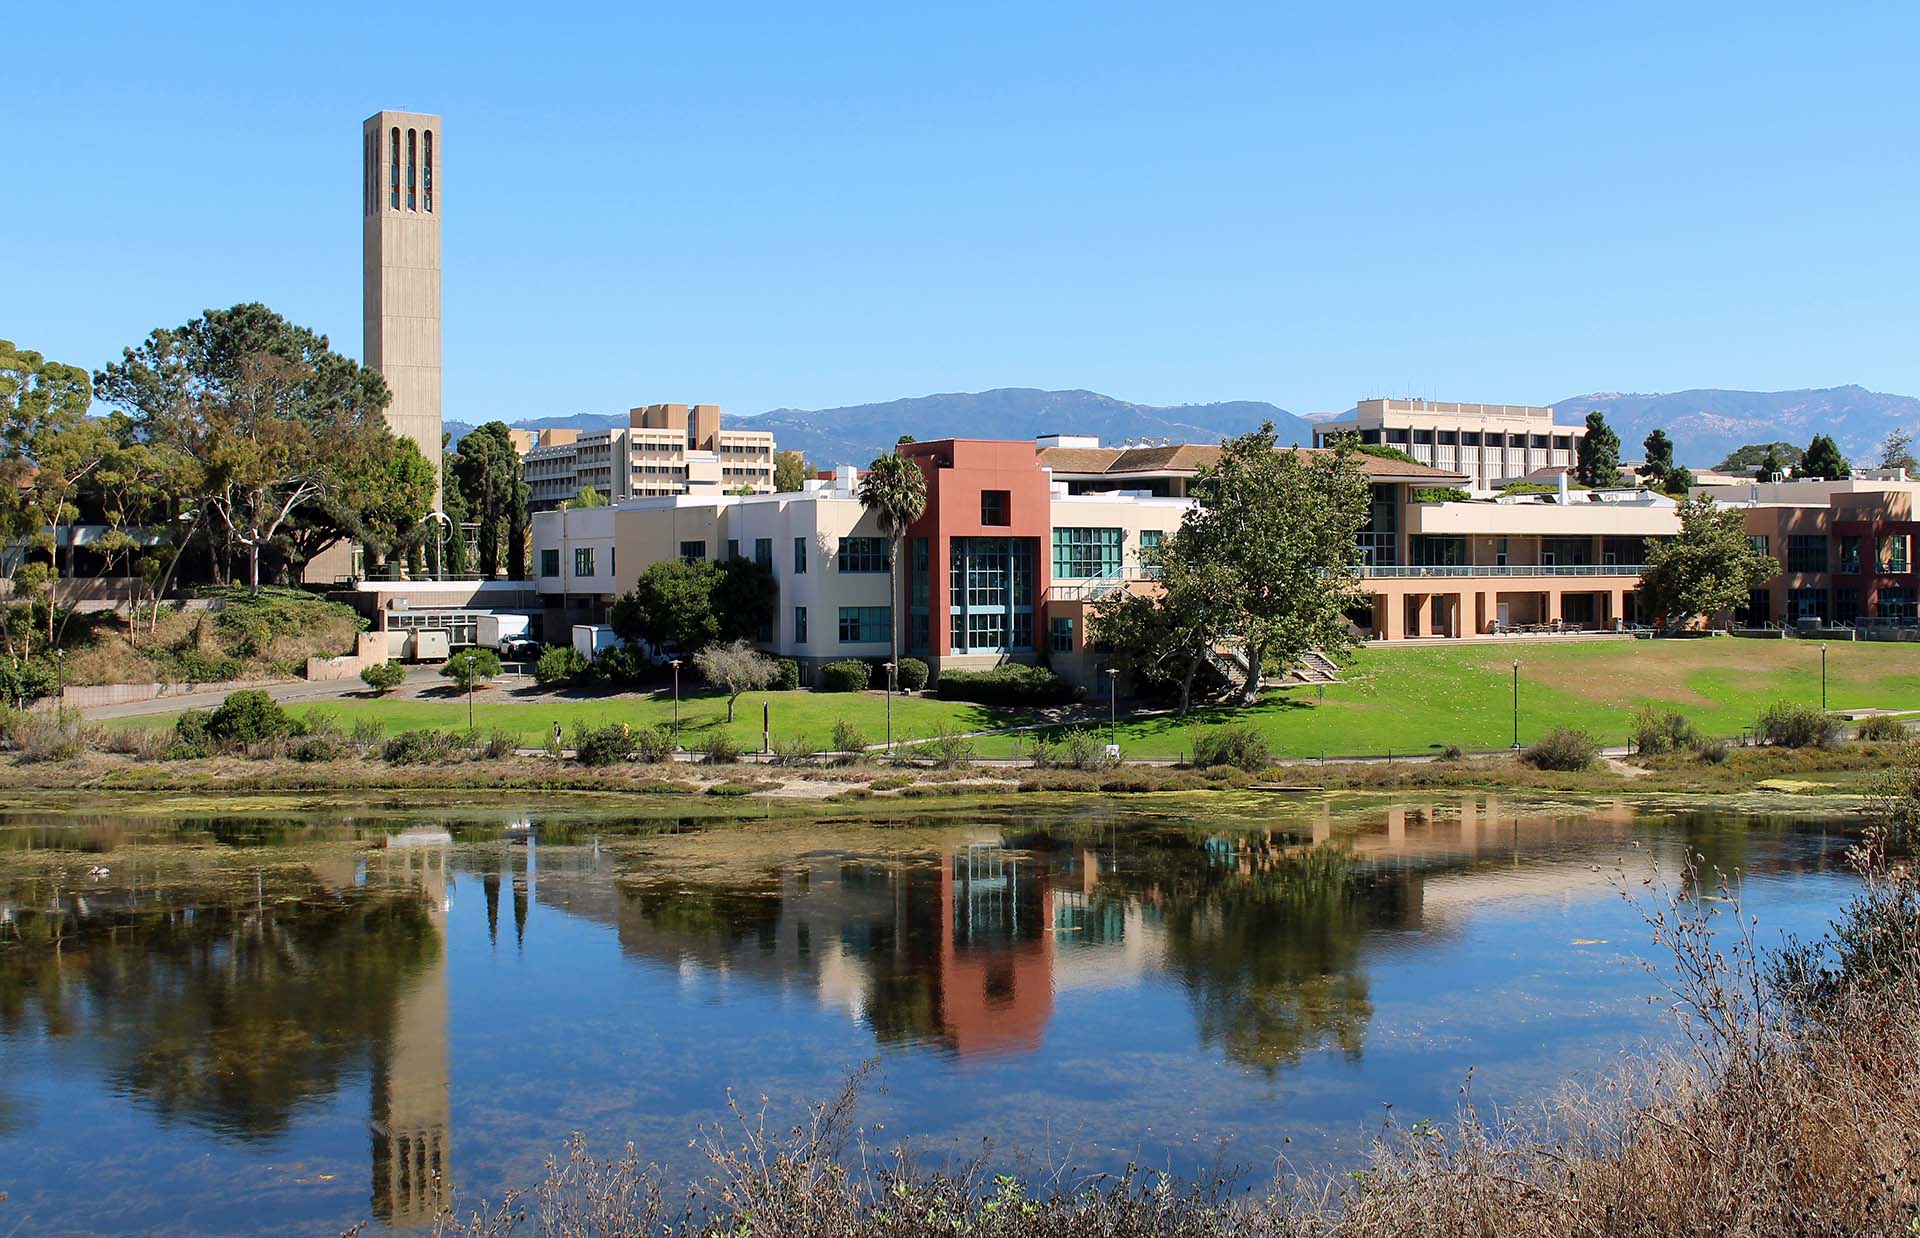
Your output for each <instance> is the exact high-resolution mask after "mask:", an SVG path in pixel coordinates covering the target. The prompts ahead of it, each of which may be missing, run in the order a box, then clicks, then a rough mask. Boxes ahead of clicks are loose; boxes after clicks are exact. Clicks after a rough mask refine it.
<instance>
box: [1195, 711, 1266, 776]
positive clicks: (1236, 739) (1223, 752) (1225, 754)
mask: <svg viewBox="0 0 1920 1238" xmlns="http://www.w3.org/2000/svg"><path fill="white" fill-rule="evenodd" d="M1193 763H1194V764H1195V765H1197V766H1199V767H1200V768H1201V769H1206V768H1208V767H1209V766H1214V765H1231V766H1233V767H1234V768H1235V769H1243V770H1246V771H1247V772H1248V773H1254V772H1257V771H1259V770H1263V769H1265V768H1267V766H1269V765H1272V764H1273V749H1272V748H1271V747H1269V746H1268V744H1267V737H1266V736H1264V735H1262V734H1261V733H1260V732H1259V731H1258V730H1256V729H1255V728H1253V727H1252V726H1249V725H1247V724H1246V723H1237V724H1235V725H1232V726H1219V727H1212V728H1210V729H1208V730H1204V731H1201V732H1200V733H1199V734H1197V735H1195V736H1194V737H1193Z"/></svg>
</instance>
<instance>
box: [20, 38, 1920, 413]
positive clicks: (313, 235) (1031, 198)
mask: <svg viewBox="0 0 1920 1238" xmlns="http://www.w3.org/2000/svg"><path fill="white" fill-rule="evenodd" d="M83 7H84V8H85V9H86V10H87V12H86V13H84V14H79V13H76V12H74V11H73V10H75V9H79V8H83ZM805 7H807V6H801V5H781V6H772V5H769V6H765V7H755V6H735V5H720V4H712V5H689V4H677V5H663V4H649V5H631V6H620V7H617V8H615V7H608V8H605V9H597V8H595V7H594V6H591V5H555V6H534V5H523V6H514V7H511V8H508V7H499V8H488V7H487V6H474V7H472V8H466V7H458V6H451V5H448V6H437V5H429V4H420V5H395V6H385V5H383V6H367V7H359V6H350V5H344V4H343V5H308V6H288V5H239V4H235V5H188V6H184V7H183V6H171V7H169V6H155V5H150V4H143V5H138V6H132V5H127V6H121V5H86V6H79V5H55V4H27V5H22V6H16V8H15V10H14V11H12V12H10V14H9V17H8V26H9V35H10V38H9V44H10V46H11V47H12V49H13V54H12V55H11V56H10V57H9V62H8V66H7V70H6V72H5V74H4V75H0V104H3V105H4V114H5V115H6V117H7V119H8V128H9V133H10V138H11V141H10V143H9V146H10V155H11V158H10V159H9V160H8V163H9V165H10V169H11V173H10V175H9V177H8V182H9V183H8V187H7V190H6V192H5V193H4V194H0V225H4V230H5V235H6V237H7V242H8V243H7V257H6V260H5V262H4V263H0V292H3V294H4V295H3V296H0V310H4V313H3V314H0V336H5V337H9V338H12V339H14V340H15V341H16V342H18V343H20V344H22V345H24V346H27V347H32V348H37V349H39V350H40V351H42V352H45V353H47V354H49V355H50V356H54V357H57V358H59V359H62V360H68V361H72V362H75V363H80V364H85V365H88V366H90V367H92V366H98V365H99V364H100V363H101V362H103V361H105V360H107V359H108V358H110V357H113V356H116V355H117V354H118V350H119V349H120V348H121V347H122V346H124V345H126V344H130V343H133V342H135V341H137V340H138V339H139V338H141V337H142V336H143V335H144V334H145V333H146V332H147V331H148V330H150V329H152V328H153V327H156V326H160V325H172V324H177V323H180V322H182V321H185V320H186V319H187V318H188V317H190V316H192V315H193V314H194V313H196V312H198V311H199V310H200V309H202V308H203V307H206V306H214V305H228V304H232V303H234V302H237V301H242V300H253V299H258V300H262V301H265V302H266V303H268V304H269V305H271V306H273V307H274V308H275V309H278V310H280V311H281V312H282V313H284V314H286V315H288V316H289V317H291V318H293V319H295V320H297V321H299V322H303V323H306V324H308V325H310V326H313V327H316V328H318V329H320V330H323V331H325V332H327V333H328V334H329V335H330V336H331V337H332V338H333V341H334V342H335V344H336V345H337V346H339V347H341V348H342V349H344V350H345V351H348V352H351V353H352V354H353V355H355V356H358V355H360V345H361V341H360V287H359V272H360V220H359V196H358V195H359V186H360V179H359V178H360V171H359V152H360V145H359V142H360V122H361V120H362V119H363V118H364V117H366V116H367V115H368V114H370V113H371V112H373V111H375V110H377V109H379V108H382V107H395V108H407V109H414V110H419V111H434V112H440V113H443V114H444V115H445V117H446V136H445V140H444V148H445V165H444V175H443V178H442V192H443V201H444V203H445V207H446V210H445V215H444V219H445V238H444V240H445V262H446V275H445V296H446V322H445V332H446V335H445V350H446V352H445V367H446V368H445V383H446V415H447V416H448V417H449V418H450V419H451V418H458V419H463V420H468V421H480V420H484V419H487V418H491V417H503V418H507V419H513V418H516V417H531V416H542V415H557V414H572V413H579V412H617V411H619V410H621V409H624V408H626V407H628V406H629V405H633V404H641V403H647V402H651V401H660V400H672V401H716V402H719V403H721V404H722V405H723V406H724V407H726V408H727V409H728V410H729V411H733V412H743V413H745V412H759V411H763V410H765V409H768V408H773V407H778V406H795V407H816V408H817V407H825V406H830V405H837V404H847V403H855V402H862V401H869V400H884V399H892V398H896V397H900V396H908V395H920V394H925V393H928V392H935V391H961V390H978V389H984V388H988V387H996V386H1043V387H1089V388H1093V389H1095V390H1099V391H1104V392H1106V393H1108V394H1111V395H1115V396H1119V397H1122V398H1125V399H1132V400H1139V401H1144V402H1152V403H1177V402H1191V401H1203V400H1218V399H1265V400H1271V401H1273V402H1275V403H1277V404H1280V405H1282V406H1284V407H1287V408H1290V409H1293V410H1295V411H1311V410H1317V409H1343V408H1346V407H1348V406H1349V405H1350V404H1351V402H1352V401H1353V400H1354V399H1355V398H1358V397H1362V396H1366V395H1373V394H1418V395H1429V396H1433V397H1437V398H1442V399H1467V400H1488V401H1507V402H1544V401H1549V400H1553V399H1558V398H1560V397H1563V396H1568V395H1574V394H1580V393H1584V392H1588V391H1594V390H1636V391H1663V390H1674V389H1678V388H1682V387H1692V386H1727V387H1745V388H1756V389H1774V388H1783V387H1801V386H1830V385H1836V384H1840V383H1845V382H1860V383H1863V384H1866V385H1868V386H1870V387H1875V388H1878V389H1881V390H1891V391H1899V392H1906V393H1920V349H1917V348H1916V347H1915V341H1916V338H1920V308H1916V304H1920V302H1917V300H1916V298H1915V296H1914V293H1913V289H1914V285H1915V282H1916V281H1915V276H1916V266H1917V265H1920V260H1917V259H1916V253H1915V245H1914V239H1915V236H1916V229H1917V228H1920V176H1917V175H1916V167H1915V161H1916V149H1917V148H1916V143H1915V137H1914V135H1915V133H1916V131H1920V126H1916V123H1915V122H1916V119H1917V118H1916V110H1920V89H1916V85H1915V74H1914V70H1913V66H1912V55H1913V51H1914V49H1915V47H1916V46H1920V8H1916V7H1914V6H1910V5H1908V6H1898V5H1891V4H1889V5H1884V6H1857V7H1856V6H1827V5H1806V4H1799V5H1792V6H1763V5H1734V4H1727V5H1673V4H1658V5H1645V6H1632V5H1615V4H1589V5H1582V6H1574V5H1558V4H1547V5H1542V4H1537V3H1526V4H1520V3H1513V4H1485V5H1427V4H1408V5H1388V4H1369V5H1318V6H1314V7H1313V8H1311V9H1301V10H1298V11H1292V12H1288V11H1284V10H1283V9H1281V8H1280V6H1276V5H1247V6H1244V7H1228V6H1211V5H1194V4H1188V5H1160V6H1151V7H1149V6H1138V7H1136V6H1130V5H1121V4H1114V3H1103V4H1098V5H1086V6H1061V5H1036V4H1030V3H1021V4H1006V5H998V4H986V3H976V4H971V5H966V6H930V5H913V4H898V3H890V4H875V5H870V6H831V7H821V8H819V9H818V10H817V11H811V12H805V11H802V10H803V8H805Z"/></svg>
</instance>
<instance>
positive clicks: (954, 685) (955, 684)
mask: <svg viewBox="0 0 1920 1238" xmlns="http://www.w3.org/2000/svg"><path fill="white" fill-rule="evenodd" d="M934 691H936V692H937V693H939V695H940V697H941V699H943V700H948V701H972V702H974V703H975V704H978V705H1016V706H1017V705H1067V704H1071V703H1073V702H1074V701H1077V700H1079V699H1080V698H1081V697H1082V696H1084V695H1085V693H1084V692H1082V691H1081V689H1079V688H1078V687H1076V686H1074V685H1073V684H1071V683H1069V682H1067V681H1066V680H1064V679H1062V678H1060V676H1058V675H1056V674H1054V673H1053V672H1052V671H1050V670H1048V669H1047V668H1046V667H1044V666H1024V665H1022V664H1020V663H1018V662H1009V663H1007V664H1006V665H1004V666H996V667H994V668H993V669H992V670H990V671H942V672H941V673H940V682H939V683H938V684H936V685H934Z"/></svg>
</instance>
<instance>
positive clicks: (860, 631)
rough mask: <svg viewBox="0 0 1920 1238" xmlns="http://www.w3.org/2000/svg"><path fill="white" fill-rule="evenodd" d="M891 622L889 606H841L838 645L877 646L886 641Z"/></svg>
mask: <svg viewBox="0 0 1920 1238" xmlns="http://www.w3.org/2000/svg"><path fill="white" fill-rule="evenodd" d="M892 622H893V607H891V606H842V607H841V608H840V643H841V644H843V645H879V644H885V643H886V640H887V628H888V625H890V624H891V623H892Z"/></svg>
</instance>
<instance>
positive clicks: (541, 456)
mask: <svg viewBox="0 0 1920 1238" xmlns="http://www.w3.org/2000/svg"><path fill="white" fill-rule="evenodd" d="M627 420H628V426H627V428H626V429H624V430H592V431H588V432H585V433H582V432H581V431H579V430H576V429H556V430H542V431H541V432H540V441H539V443H538V445H536V446H534V447H531V448H530V449H528V450H527V451H526V452H525V453H524V455H523V459H522V467H523V468H524V470H525V476H526V479H527V488H528V492H529V498H528V505H529V506H530V507H532V508H533V510H535V511H551V510H552V509H554V508H556V507H558V506H560V504H562V503H564V502H566V501H567V500H568V499H571V498H573V497H574V496H575V495H577V494H579V493H580V491H581V490H583V489H585V488H586V487H588V486H591V487H593V489H594V490H595V491H597V492H598V493H599V494H600V496H601V497H602V498H605V499H607V500H609V501H611V502H618V501H620V500H622V499H636V498H661V497H665V496H669V495H676V494H725V493H739V492H741V491H750V492H752V493H754V494H772V493H773V456H774V450H775V448H774V442H773V435H772V434H769V433H768V432H767V431H765V430H723V429H721V428H720V406H719V405H718V404H692V405H688V404H649V405H647V406H646V407H644V408H636V409H632V410H630V411H629V412H628V415H627Z"/></svg>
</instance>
